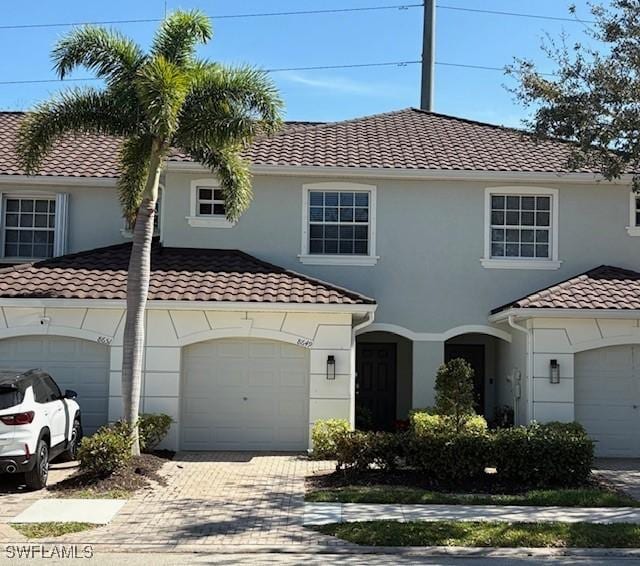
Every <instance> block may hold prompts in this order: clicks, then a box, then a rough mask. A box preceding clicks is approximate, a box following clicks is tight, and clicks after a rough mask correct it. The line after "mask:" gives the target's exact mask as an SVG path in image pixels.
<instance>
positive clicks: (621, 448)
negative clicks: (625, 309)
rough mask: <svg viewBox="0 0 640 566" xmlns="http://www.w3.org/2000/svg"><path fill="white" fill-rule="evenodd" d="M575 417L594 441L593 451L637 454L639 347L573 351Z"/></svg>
mask: <svg viewBox="0 0 640 566" xmlns="http://www.w3.org/2000/svg"><path fill="white" fill-rule="evenodd" d="M574 384H575V411H576V420H577V421H578V422H580V423H582V424H583V425H584V427H585V428H586V429H587V432H588V433H589V434H590V435H591V437H592V438H593V439H594V440H596V441H597V443H596V454H597V455H599V456H610V457H638V456H640V408H639V406H640V347H639V346H610V347H608V348H598V349H596V350H589V351H587V352H581V353H579V354H576V357H575V381H574Z"/></svg>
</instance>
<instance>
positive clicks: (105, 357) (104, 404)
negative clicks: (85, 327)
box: [0, 336, 109, 434]
mask: <svg viewBox="0 0 640 566" xmlns="http://www.w3.org/2000/svg"><path fill="white" fill-rule="evenodd" d="M0 367H3V368H16V369H33V368H40V369H43V370H44V371H46V372H48V373H50V374H51V375H52V376H53V378H54V379H55V381H56V383H57V384H58V386H59V387H60V389H62V391H63V392H64V390H65V389H73V390H74V391H76V392H77V393H78V399H77V401H78V403H79V405H80V409H81V411H82V424H83V428H84V431H85V433H87V434H91V433H93V432H95V430H96V429H97V428H98V427H99V426H101V425H103V424H105V423H106V422H107V410H108V401H109V351H108V349H107V347H106V346H103V345H101V344H96V343H94V342H89V341H87V340H79V339H76V338H64V337H61V336H21V337H19V338H7V339H5V340H0Z"/></svg>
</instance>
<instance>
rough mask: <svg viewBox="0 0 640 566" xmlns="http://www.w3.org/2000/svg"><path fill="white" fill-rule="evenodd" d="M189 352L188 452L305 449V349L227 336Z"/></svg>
mask: <svg viewBox="0 0 640 566" xmlns="http://www.w3.org/2000/svg"><path fill="white" fill-rule="evenodd" d="M183 354H184V356H183V360H184V361H183V378H182V379H183V381H182V412H181V431H182V432H181V448H182V449H184V450H306V448H307V446H308V434H309V432H308V431H309V424H308V423H309V369H308V368H309V361H308V353H307V351H306V350H305V349H303V348H299V347H297V346H293V345H291V344H286V343H283V342H275V341H270V340H253V339H223V340H211V341H209V342H201V343H198V344H194V345H192V346H188V347H186V348H185V350H184V353H183Z"/></svg>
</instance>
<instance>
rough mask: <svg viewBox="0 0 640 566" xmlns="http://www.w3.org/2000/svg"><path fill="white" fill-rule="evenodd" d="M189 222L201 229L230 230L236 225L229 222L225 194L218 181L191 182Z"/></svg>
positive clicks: (199, 180) (200, 180)
mask: <svg viewBox="0 0 640 566" xmlns="http://www.w3.org/2000/svg"><path fill="white" fill-rule="evenodd" d="M187 221H188V222H189V224H190V225H191V226H195V227H199V228H203V227H210V228H230V227H232V226H233V225H234V223H232V222H229V221H228V220H227V217H226V207H225V200H224V192H223V190H222V188H221V187H220V183H219V182H218V181H217V180H216V179H198V180H195V181H192V182H191V206H190V214H189V216H187Z"/></svg>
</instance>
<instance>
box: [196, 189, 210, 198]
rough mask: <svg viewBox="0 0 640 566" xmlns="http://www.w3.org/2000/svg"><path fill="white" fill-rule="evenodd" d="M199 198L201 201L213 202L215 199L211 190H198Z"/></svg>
mask: <svg viewBox="0 0 640 566" xmlns="http://www.w3.org/2000/svg"><path fill="white" fill-rule="evenodd" d="M198 198H199V199H200V200H212V199H213V190H211V189H199V190H198Z"/></svg>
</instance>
